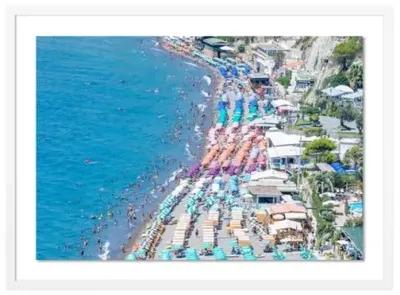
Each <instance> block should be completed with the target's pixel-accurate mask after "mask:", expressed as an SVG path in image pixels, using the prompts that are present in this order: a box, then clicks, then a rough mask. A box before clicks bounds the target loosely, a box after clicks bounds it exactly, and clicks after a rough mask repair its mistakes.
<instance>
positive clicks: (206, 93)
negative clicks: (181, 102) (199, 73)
mask: <svg viewBox="0 0 400 295" xmlns="http://www.w3.org/2000/svg"><path fill="white" fill-rule="evenodd" d="M201 94H203V95H204V97H210V94H209V93H208V92H206V91H204V90H202V91H201Z"/></svg>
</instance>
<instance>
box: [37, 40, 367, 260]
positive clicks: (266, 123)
mask: <svg viewBox="0 0 400 295" xmlns="http://www.w3.org/2000/svg"><path fill="white" fill-rule="evenodd" d="M364 62H365V60H364V42H363V38H362V37H357V36H157V37H156V36H147V37H146V36H140V37H139V36H38V37H36V259H37V260H40V261H54V260H57V261H71V260H77V261H79V260H84V261H102V260H103V261H106V260H118V261H125V262H126V263H129V262H137V261H138V262H142V261H200V262H201V261H227V262H229V261H236V262H238V261H304V262H307V261H343V262H345V261H358V260H364V227H363V222H364V210H363V207H364V206H363V204H364V184H363V180H364V177H363V175H364V137H365V136H364V128H363V126H364V124H363V122H364V115H363V114H364V103H363V101H364ZM368 167H369V166H368ZM368 197H369V195H368V196H367V198H368Z"/></svg>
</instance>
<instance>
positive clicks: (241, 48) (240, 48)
mask: <svg viewBox="0 0 400 295" xmlns="http://www.w3.org/2000/svg"><path fill="white" fill-rule="evenodd" d="M238 51H239V52H240V53H244V52H245V51H246V45H244V44H243V43H240V44H239V46H238Z"/></svg>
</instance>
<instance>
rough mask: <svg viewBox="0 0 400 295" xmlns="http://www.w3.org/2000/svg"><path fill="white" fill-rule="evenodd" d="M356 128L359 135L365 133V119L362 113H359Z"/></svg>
mask: <svg viewBox="0 0 400 295" xmlns="http://www.w3.org/2000/svg"><path fill="white" fill-rule="evenodd" d="M356 126H357V129H358V133H360V134H362V133H363V131H364V117H363V113H362V112H358V113H357V115H356Z"/></svg>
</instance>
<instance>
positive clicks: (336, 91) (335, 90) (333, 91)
mask: <svg viewBox="0 0 400 295" xmlns="http://www.w3.org/2000/svg"><path fill="white" fill-rule="evenodd" d="M353 92H354V91H353V89H351V88H350V87H349V86H346V85H338V86H336V87H328V88H325V89H323V90H322V93H324V94H325V95H327V96H330V97H337V96H342V95H344V94H349V93H353Z"/></svg>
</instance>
